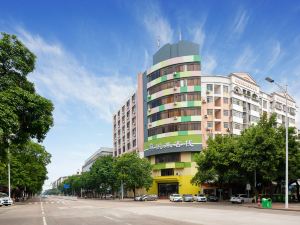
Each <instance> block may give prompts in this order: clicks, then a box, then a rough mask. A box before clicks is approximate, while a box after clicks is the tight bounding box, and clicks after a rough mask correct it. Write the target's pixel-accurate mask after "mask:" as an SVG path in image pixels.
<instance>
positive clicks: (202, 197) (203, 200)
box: [194, 194, 207, 202]
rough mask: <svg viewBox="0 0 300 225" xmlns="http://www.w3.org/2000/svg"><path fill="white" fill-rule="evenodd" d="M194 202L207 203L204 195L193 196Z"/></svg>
mask: <svg viewBox="0 0 300 225" xmlns="http://www.w3.org/2000/svg"><path fill="white" fill-rule="evenodd" d="M194 200H195V201H196V202H207V198H206V197H205V195H202V194H200V195H195V196H194Z"/></svg>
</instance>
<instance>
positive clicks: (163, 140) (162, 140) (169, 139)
mask: <svg viewBox="0 0 300 225" xmlns="http://www.w3.org/2000/svg"><path fill="white" fill-rule="evenodd" d="M187 132H188V131H187ZM152 137H155V139H154V138H153V139H152V140H151V141H148V142H145V144H144V150H147V149H148V148H149V146H150V145H151V144H153V145H157V144H165V143H168V142H169V143H176V141H181V142H183V141H188V140H191V141H192V142H193V143H201V141H202V135H201V134H191V135H182V136H172V137H164V138H157V137H156V136H151V138H152Z"/></svg>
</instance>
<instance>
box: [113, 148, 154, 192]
mask: <svg viewBox="0 0 300 225" xmlns="http://www.w3.org/2000/svg"><path fill="white" fill-rule="evenodd" d="M116 170H117V173H118V174H117V176H118V179H119V180H120V181H122V182H123V184H124V185H125V187H127V188H128V189H129V190H132V191H133V193H134V196H135V189H136V188H146V189H148V188H149V187H150V186H151V185H152V177H151V172H152V168H151V164H150V162H149V160H148V159H146V158H142V159H141V158H140V157H139V155H138V154H137V153H126V154H123V155H121V156H120V157H119V158H118V159H117V161H116Z"/></svg>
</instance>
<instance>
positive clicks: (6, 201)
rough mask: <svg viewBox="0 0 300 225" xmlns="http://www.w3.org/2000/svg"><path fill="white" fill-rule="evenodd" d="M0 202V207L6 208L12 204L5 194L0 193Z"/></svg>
mask: <svg viewBox="0 0 300 225" xmlns="http://www.w3.org/2000/svg"><path fill="white" fill-rule="evenodd" d="M0 202H1V203H2V205H5V206H8V205H12V204H13V200H12V199H11V198H10V197H8V195H7V194H5V193H2V192H0Z"/></svg>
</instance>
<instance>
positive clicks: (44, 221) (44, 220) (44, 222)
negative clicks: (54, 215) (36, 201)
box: [43, 216, 47, 225]
mask: <svg viewBox="0 0 300 225" xmlns="http://www.w3.org/2000/svg"><path fill="white" fill-rule="evenodd" d="M43 224H44V225H47V222H46V218H45V217H44V216H43Z"/></svg>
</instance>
